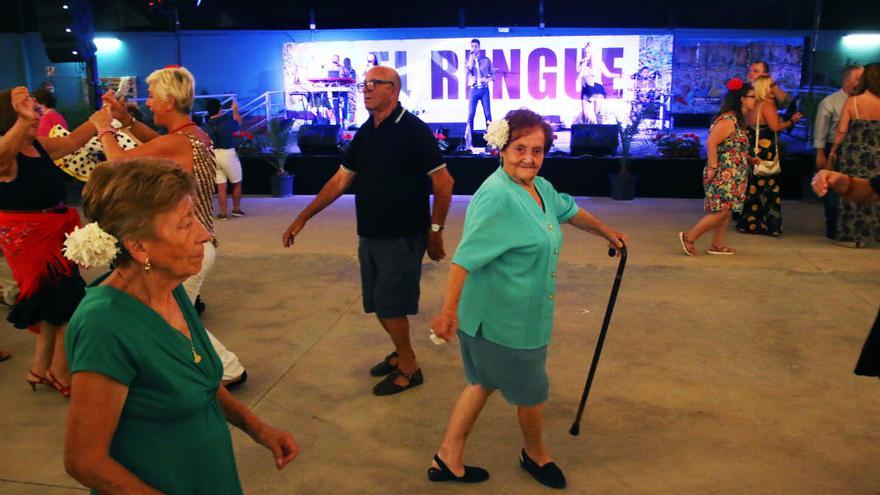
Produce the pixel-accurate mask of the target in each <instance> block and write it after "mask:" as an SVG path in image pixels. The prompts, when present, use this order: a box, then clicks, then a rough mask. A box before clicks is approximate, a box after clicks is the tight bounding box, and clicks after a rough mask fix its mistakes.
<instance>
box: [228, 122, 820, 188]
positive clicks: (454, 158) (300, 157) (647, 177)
mask: <svg viewBox="0 0 880 495" xmlns="http://www.w3.org/2000/svg"><path fill="white" fill-rule="evenodd" d="M350 132H354V131H350ZM672 132H675V133H677V134H683V133H694V134H697V135H698V136H699V137H700V142H701V143H702V149H701V152H700V155H701V158H663V157H660V156H658V153H657V147H656V146H655V145H654V144H653V143H652V141H651V139H650V133H642V134H640V135H639V136H638V137H637V139H636V140H634V142H633V146H632V152H633V156H634V157H635V160H634V161H633V163H632V165H631V171H632V172H633V173H634V174H636V175H638V176H639V180H638V185H637V186H636V196H637V197H642V198H702V197H703V183H702V174H703V166H704V165H705V163H706V158H705V156H706V149H705V143H706V137H707V134H708V131H707V130H706V129H705V128H699V129H698V128H676V129H672ZM555 134H556V140H555V141H554V146H553V149H552V150H551V152H550V153H549V154H548V155H547V157H546V158H545V159H544V165H543V167H542V168H541V176H543V177H544V178H546V179H547V180H549V181H550V182H552V183H553V185H554V186H556V188H557V189H558V190H560V191H564V192H567V193H569V194H573V195H576V196H610V195H611V187H610V184H609V180H608V175H609V174H613V173H617V172H618V170H619V160H618V158H617V157H592V156H572V155H571V154H570V149H571V148H570V131H569V130H567V129H561V130H557V131H555ZM781 138H782V141H781V148H782V152H781V154H782V156H783V161H782V178H781V180H780V182H781V185H782V194H783V197H784V198H787V199H813V198H814V197H813V196H812V192H811V191H809V179H810V177H811V176H812V174H813V171H814V164H815V160H814V150H813V149H812V147H811V145H810V143H809V142H808V141H805V140H804V139H803V137H801V136H800V135H799V134H795V135H791V134H788V133H783V134H781ZM293 141H295V138H294V139H293ZM290 149H291V153H292V154H291V155H290V157H289V158H288V160H287V164H286V167H285V168H286V169H287V170H288V171H289V172H290V173H292V174H294V176H295V178H294V181H293V192H294V194H317V193H318V191H320V189H321V187H322V186H323V185H324V183H325V182H327V180H328V179H329V178H330V177H331V176H332V175H333V174H334V173H336V170H337V169H338V167H339V161H340V157H341V155H340V154H324V155H310V154H303V153H300V151H299V148H298V147H296V146H295V145H293V146H291V148H290ZM481 152H482V148H475V153H474V154H470V155H457V154H452V155H447V164H448V165H449V171H450V173H451V174H452V176H453V177H454V178H455V194H473V193H474V192H475V191H476V190H477V188H478V187H480V184H482V183H483V180H485V179H486V177H488V176H489V174H491V173H492V172H493V171H494V170H495V168H496V167H497V166H498V158H497V157H492V156H491V155H489V154H486V153H481ZM268 158H269V157H268V156H260V155H254V156H242V157H241V161H242V166H243V171H244V184H243V188H244V192H245V194H270V191H271V189H270V186H269V178H268V177H269V175H271V174H273V173H274V168H273V167H272V165H271V164H270V162H269V160H268Z"/></svg>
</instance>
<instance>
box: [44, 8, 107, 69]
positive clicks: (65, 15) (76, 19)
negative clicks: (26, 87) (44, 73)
mask: <svg viewBox="0 0 880 495" xmlns="http://www.w3.org/2000/svg"><path fill="white" fill-rule="evenodd" d="M36 13H37V24H38V25H39V27H40V36H41V37H42V38H43V44H44V45H46V55H47V56H48V57H49V60H50V61H51V62H85V61H87V60H89V59H91V58H92V57H94V56H95V50H96V48H95V44H94V42H93V41H92V40H93V38H94V36H95V29H94V25H93V23H92V9H91V3H90V2H89V1H88V0H36Z"/></svg>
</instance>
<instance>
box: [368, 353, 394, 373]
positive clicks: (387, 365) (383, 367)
mask: <svg viewBox="0 0 880 495" xmlns="http://www.w3.org/2000/svg"><path fill="white" fill-rule="evenodd" d="M396 357H397V352H396V351H395V352H392V353H391V354H389V355H387V356H385V359H383V360H382V362H381V363H379V364H377V365H376V366H373V367H372V368H370V376H385V375H387V374H388V373H391V372H392V371H395V370H396V369H397V366H395V365H393V364H391V360H392V359H394V358H396Z"/></svg>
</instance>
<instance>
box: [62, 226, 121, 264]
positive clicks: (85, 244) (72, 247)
mask: <svg viewBox="0 0 880 495" xmlns="http://www.w3.org/2000/svg"><path fill="white" fill-rule="evenodd" d="M65 237H66V239H65V240H64V249H63V251H64V257H65V258H67V259H69V260H71V261H73V262H75V263H76V264H77V265H80V266H82V267H85V268H89V267H93V266H109V265H110V263H111V262H112V261H113V260H114V259H115V258H116V255H117V254H119V245H118V244H117V242H118V241H117V239H116V238H115V237H113V236H112V235H110V234H108V233H107V232H105V231H104V230H103V229H102V228H101V227H100V226H99V225H98V222H92V223H90V224H88V225H86V226H85V227H82V228H79V227H77V228H75V229H73V232H71V233H69V234H65Z"/></svg>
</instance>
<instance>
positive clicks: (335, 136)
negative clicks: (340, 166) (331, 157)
mask: <svg viewBox="0 0 880 495" xmlns="http://www.w3.org/2000/svg"><path fill="white" fill-rule="evenodd" d="M296 144H297V145H298V146H299V150H300V152H302V153H303V154H304V155H315V154H335V153H339V146H338V144H339V126H338V125H304V126H302V127H300V128H299V132H298V133H297V135H296Z"/></svg>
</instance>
